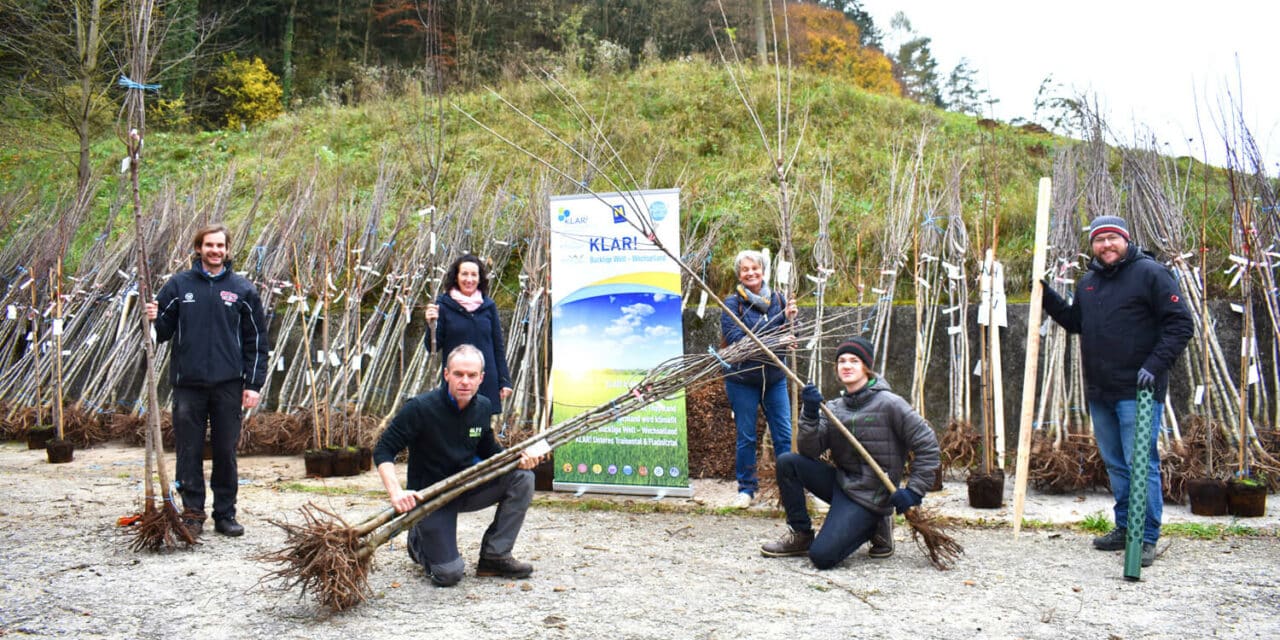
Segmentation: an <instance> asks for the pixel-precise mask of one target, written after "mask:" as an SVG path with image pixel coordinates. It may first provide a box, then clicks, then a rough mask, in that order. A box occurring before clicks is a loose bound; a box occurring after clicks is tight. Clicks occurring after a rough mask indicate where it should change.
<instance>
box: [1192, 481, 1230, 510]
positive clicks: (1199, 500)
mask: <svg viewBox="0 0 1280 640" xmlns="http://www.w3.org/2000/svg"><path fill="white" fill-rule="evenodd" d="M1187 501H1188V502H1190V503H1191V513H1194V514H1196V515H1198V516H1225V515H1227V483H1225V482H1223V481H1221V480H1217V479H1215V478H1196V479H1195V480H1188V481H1187Z"/></svg>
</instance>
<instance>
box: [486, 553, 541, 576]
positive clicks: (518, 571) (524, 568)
mask: <svg viewBox="0 0 1280 640" xmlns="http://www.w3.org/2000/svg"><path fill="white" fill-rule="evenodd" d="M532 573H533V565H531V564H529V563H528V562H520V561H519V560H516V559H515V558H484V557H482V558H480V563H479V564H477V565H476V575H477V576H479V577H482V578H483V577H491V576H498V577H502V578H514V579H520V578H528V577H529V575H530V574H532Z"/></svg>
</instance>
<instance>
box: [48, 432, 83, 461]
mask: <svg viewBox="0 0 1280 640" xmlns="http://www.w3.org/2000/svg"><path fill="white" fill-rule="evenodd" d="M75 450H76V448H75V445H73V444H71V443H70V442H67V441H66V440H63V439H61V438H53V439H52V440H49V442H47V443H45V447H44V451H45V454H46V456H47V457H48V458H49V463H50V464H65V463H67V462H71V460H72V458H74V457H75Z"/></svg>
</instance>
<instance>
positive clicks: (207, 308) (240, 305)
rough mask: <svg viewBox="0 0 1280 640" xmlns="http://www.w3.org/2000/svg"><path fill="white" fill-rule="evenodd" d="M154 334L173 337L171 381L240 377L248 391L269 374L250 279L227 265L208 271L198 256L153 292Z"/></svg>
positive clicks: (209, 382) (183, 383)
mask: <svg viewBox="0 0 1280 640" xmlns="http://www.w3.org/2000/svg"><path fill="white" fill-rule="evenodd" d="M156 307H157V313H156V320H155V328H156V339H157V340H159V341H160V342H164V341H166V340H170V339H172V340H173V344H172V345H171V346H170V349H171V356H170V358H169V381H170V382H171V383H172V384H173V386H175V387H208V386H213V385H216V384H221V383H223V382H230V381H232V380H243V381H244V388H245V389H248V390H250V391H258V390H260V389H262V385H263V383H265V382H266V380H267V359H268V357H267V354H268V353H269V352H270V350H271V345H270V344H269V341H268V329H267V320H266V316H265V314H264V313H263V310H262V301H261V300H260V299H259V298H258V290H257V289H255V288H254V286H253V283H251V282H249V281H248V280H246V279H244V278H243V277H241V276H239V275H236V274H235V273H234V272H232V270H231V261H230V260H228V261H226V263H225V264H224V266H223V269H222V272H221V273H219V274H218V275H216V276H210V275H209V274H207V273H205V271H204V269H202V268H201V267H200V261H199V259H196V260H195V261H194V262H193V264H192V266H191V268H190V269H188V270H186V271H183V272H181V273H179V274H177V275H175V276H173V277H172V278H170V279H169V281H168V282H166V283H165V284H164V286H163V287H161V289H160V293H159V294H158V295H157V296H156Z"/></svg>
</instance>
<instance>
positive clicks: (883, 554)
mask: <svg viewBox="0 0 1280 640" xmlns="http://www.w3.org/2000/svg"><path fill="white" fill-rule="evenodd" d="M891 555H893V514H889V515H887V516H885V517H883V518H881V519H880V523H879V524H877V525H876V532H875V533H873V534H871V548H869V549H867V557H869V558H888V557H889V556H891Z"/></svg>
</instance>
